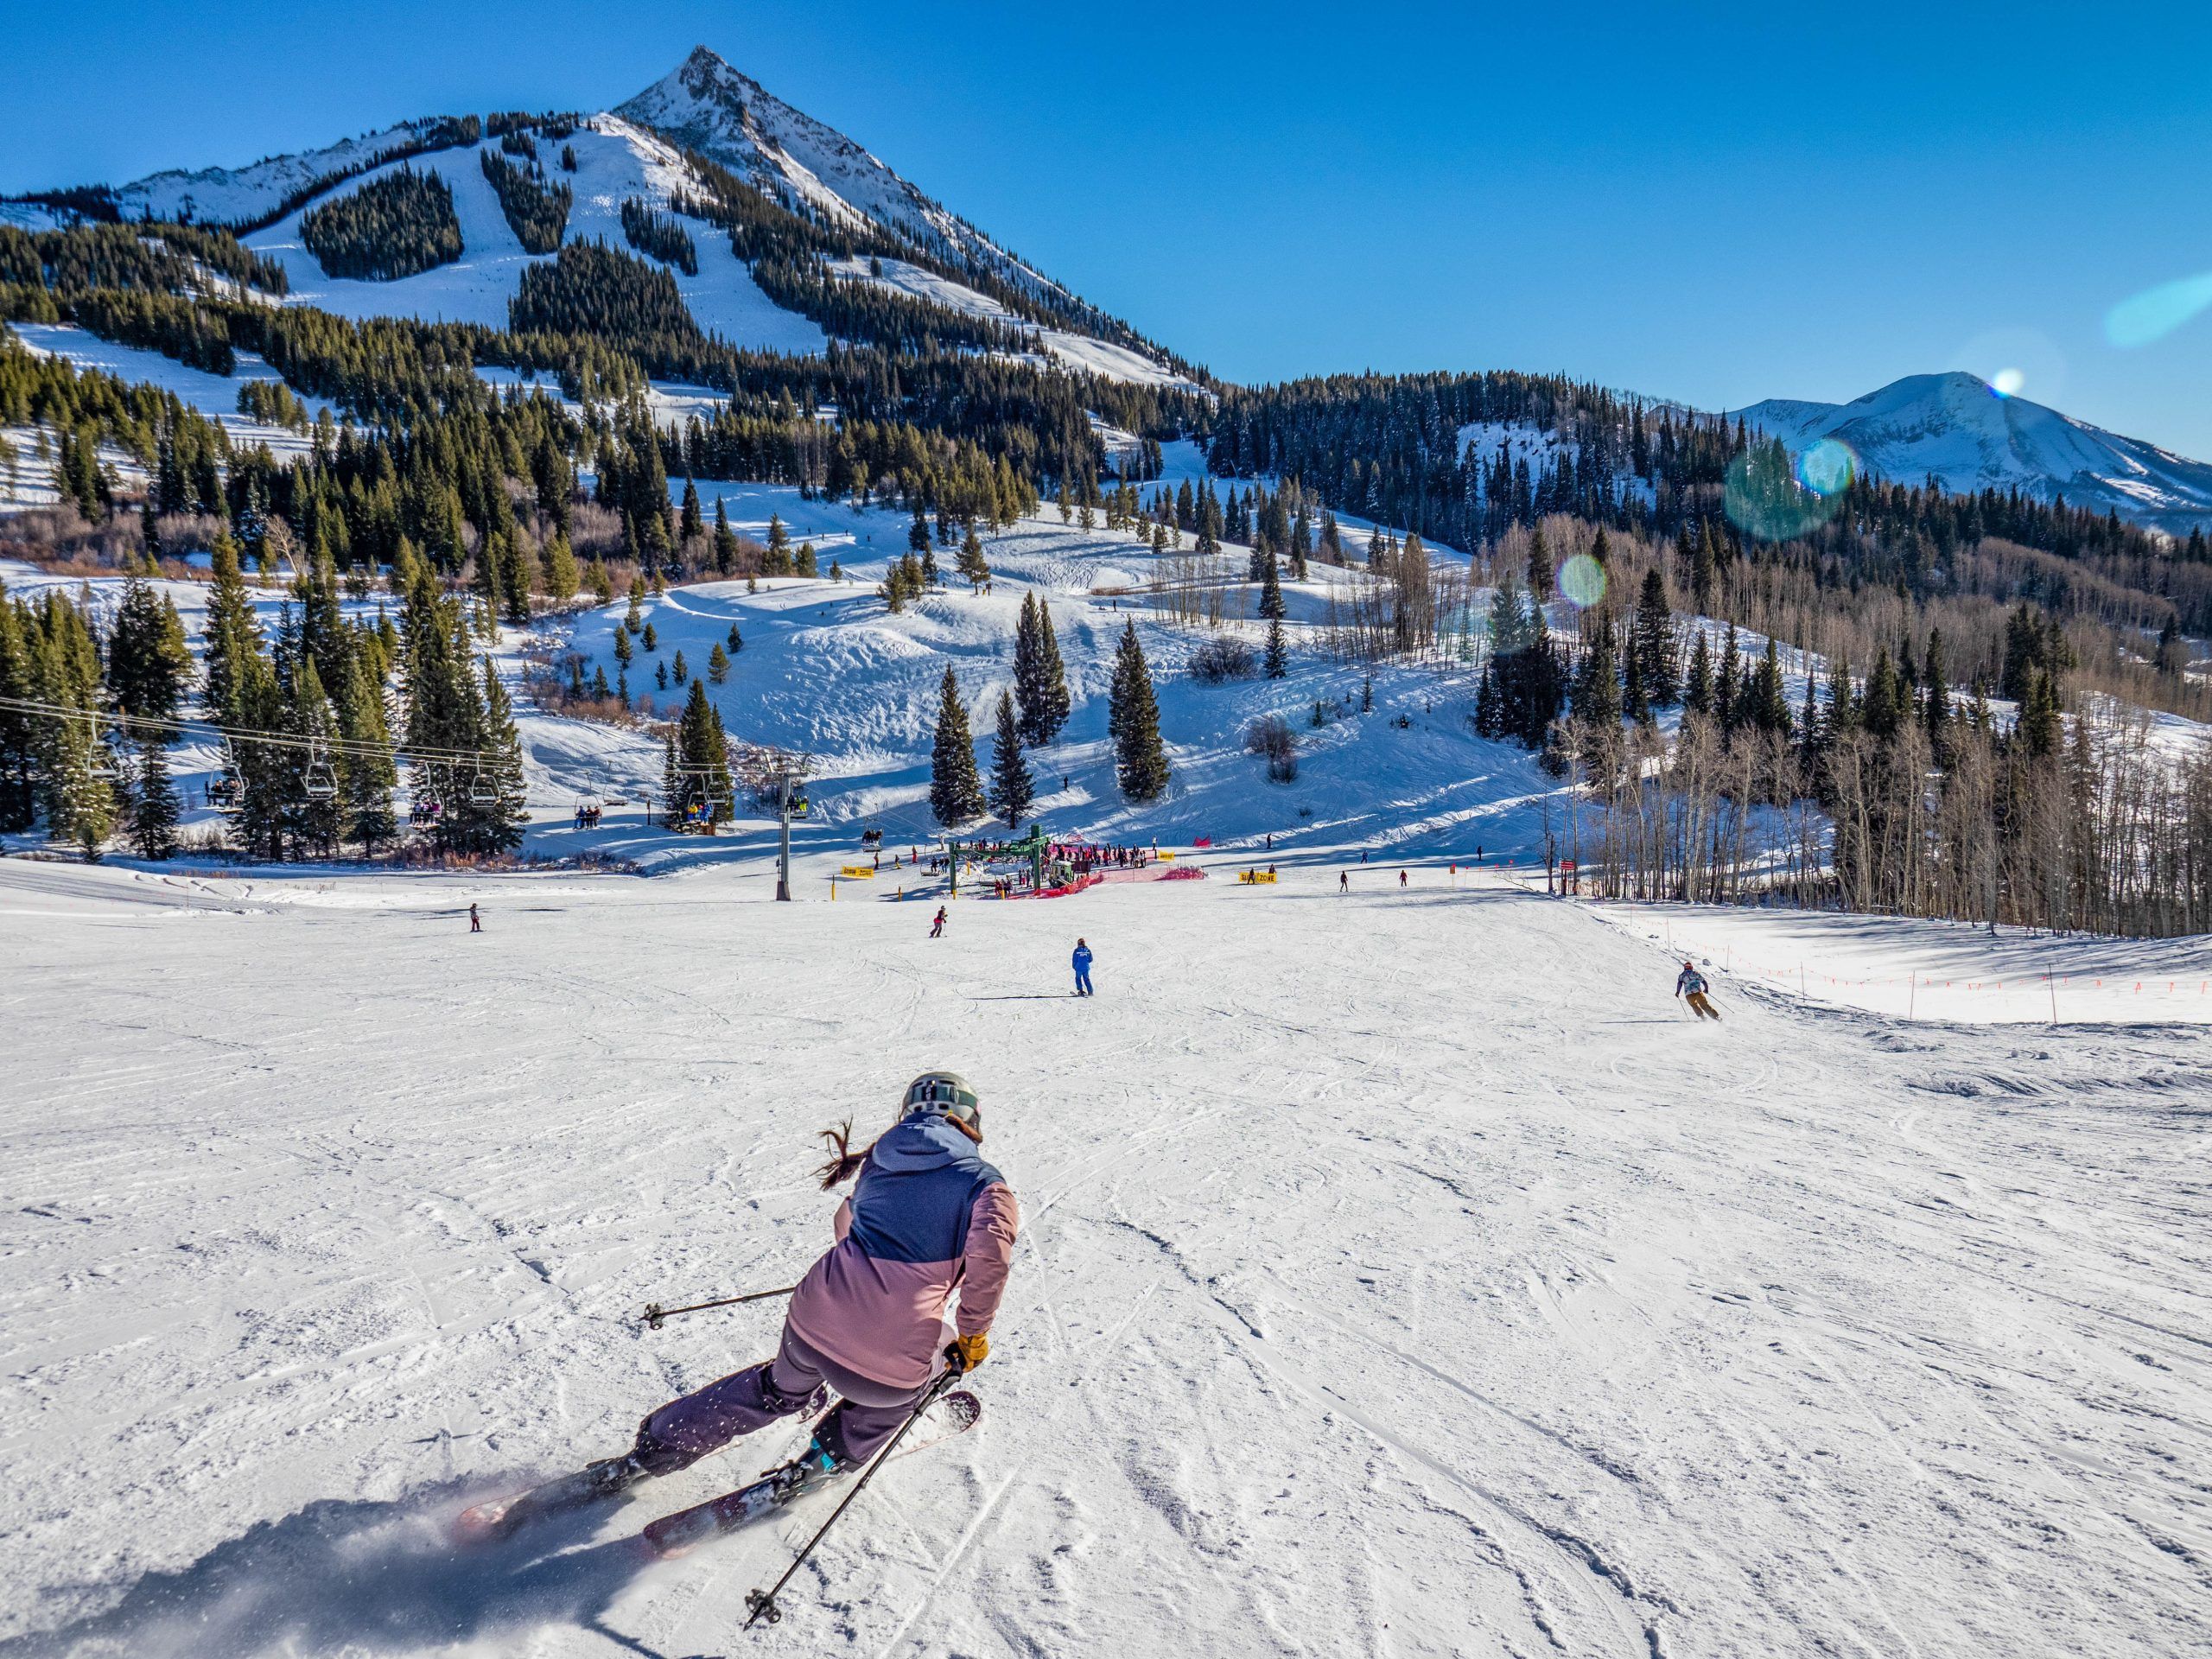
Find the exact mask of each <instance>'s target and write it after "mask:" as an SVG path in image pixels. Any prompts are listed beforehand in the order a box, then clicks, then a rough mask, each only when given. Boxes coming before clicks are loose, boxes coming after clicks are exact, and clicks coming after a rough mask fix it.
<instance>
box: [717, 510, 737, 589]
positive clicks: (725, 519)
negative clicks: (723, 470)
mask: <svg viewBox="0 0 2212 1659" xmlns="http://www.w3.org/2000/svg"><path fill="white" fill-rule="evenodd" d="M736 574H737V532H736V531H733V530H732V529H731V528H730V527H729V510H728V508H727V507H725V506H723V505H722V499H721V497H720V496H719V495H718V496H716V497H715V575H718V576H734V575H736Z"/></svg>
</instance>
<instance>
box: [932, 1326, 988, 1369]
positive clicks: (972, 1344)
mask: <svg viewBox="0 0 2212 1659" xmlns="http://www.w3.org/2000/svg"><path fill="white" fill-rule="evenodd" d="M990 1351H991V1338H990V1336H989V1334H988V1332H982V1331H978V1332H976V1334H975V1335H973V1336H972V1337H956V1338H953V1341H952V1345H951V1346H950V1347H949V1348H947V1349H946V1350H945V1351H944V1357H945V1361H946V1363H948V1364H950V1366H951V1367H952V1368H953V1369H954V1370H957V1371H972V1370H975V1369H976V1367H977V1366H978V1365H980V1364H982V1363H983V1356H984V1355H986V1354H988V1353H989V1352H990Z"/></svg>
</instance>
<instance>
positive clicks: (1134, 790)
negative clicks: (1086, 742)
mask: <svg viewBox="0 0 2212 1659" xmlns="http://www.w3.org/2000/svg"><path fill="white" fill-rule="evenodd" d="M1106 724H1107V729H1108V730H1109V732H1110V733H1111V734H1112V735H1113V738H1114V758H1115V772H1116V777H1117V779H1118V780H1119V781H1120V784H1121V786H1122V794H1124V795H1126V796H1128V798H1130V799H1131V800H1133V801H1155V800H1158V799H1159V798H1160V796H1162V795H1164V794H1166V792H1167V784H1168V779H1169V777H1170V771H1169V767H1168V764H1167V750H1166V746H1165V745H1164V744H1163V743H1162V742H1161V741H1160V702H1159V699H1158V697H1157V696H1155V695H1154V691H1153V686H1152V669H1151V666H1150V664H1147V662H1146V661H1145V658H1144V647H1143V646H1142V645H1140V644H1139V643H1138V642H1137V626H1136V623H1135V621H1134V620H1131V621H1128V622H1125V623H1123V624H1122V642H1121V645H1120V646H1119V647H1118V648H1117V650H1116V653H1115V658H1114V683H1113V688H1112V691H1111V695H1110V696H1109V701H1108V704H1107V716H1106Z"/></svg>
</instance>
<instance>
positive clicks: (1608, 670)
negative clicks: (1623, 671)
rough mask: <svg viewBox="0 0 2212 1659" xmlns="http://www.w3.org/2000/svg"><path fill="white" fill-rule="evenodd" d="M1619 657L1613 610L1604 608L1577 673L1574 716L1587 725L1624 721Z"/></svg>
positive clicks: (1605, 724)
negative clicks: (1621, 719) (1622, 717)
mask: <svg viewBox="0 0 2212 1659" xmlns="http://www.w3.org/2000/svg"><path fill="white" fill-rule="evenodd" d="M1619 658H1620V644H1619V640H1618V637H1617V634H1616V632H1615V629H1614V627H1613V613H1611V611H1605V610H1601V611H1599V613H1598V618H1597V623H1596V626H1593V627H1592V629H1591V632H1590V638H1589V640H1588V642H1587V644H1586V645H1585V646H1584V647H1583V652H1582V660H1581V662H1580V664H1579V666H1578V667H1577V669H1576V672H1575V676H1574V694H1573V695H1574V718H1575V719H1576V720H1577V721H1580V722H1581V723H1582V724H1583V725H1586V726H1588V727H1591V728H1603V727H1608V726H1618V724H1620V718H1621V686H1620V680H1619V677H1618V664H1619Z"/></svg>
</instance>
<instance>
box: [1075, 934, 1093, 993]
mask: <svg viewBox="0 0 2212 1659" xmlns="http://www.w3.org/2000/svg"><path fill="white" fill-rule="evenodd" d="M1075 994H1076V995H1077V996H1089V995H1090V946H1089V945H1087V944H1084V942H1083V941H1082V940H1081V939H1077V941H1076V942H1075Z"/></svg>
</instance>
